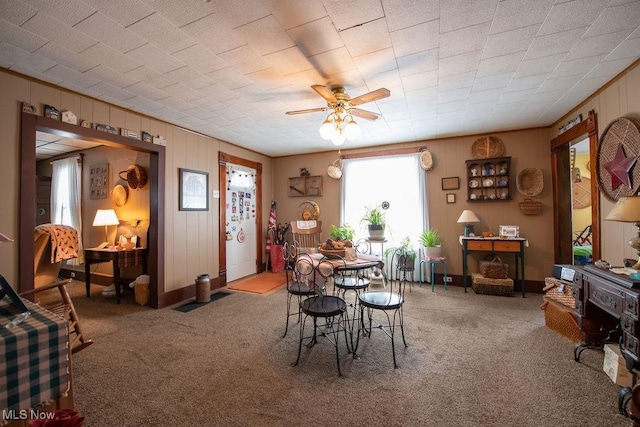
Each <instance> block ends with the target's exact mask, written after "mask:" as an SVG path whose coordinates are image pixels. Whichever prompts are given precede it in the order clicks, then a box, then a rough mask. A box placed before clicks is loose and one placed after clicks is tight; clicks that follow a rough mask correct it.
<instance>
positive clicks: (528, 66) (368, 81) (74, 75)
mask: <svg viewBox="0 0 640 427" xmlns="http://www.w3.org/2000/svg"><path fill="white" fill-rule="evenodd" d="M639 57H640V1H638V0H606V1H603V0H581V1H561V0H557V1H556V0H504V1H498V0H474V1H469V0H446V1H445V0H349V1H344V0H342V1H334V0H323V1H318V0H211V1H209V2H207V1H203V0H144V1H136V0H58V1H55V2H54V1H48V0H21V1H19V0H0V66H2V67H5V68H8V69H12V70H15V71H17V72H20V73H24V74H27V75H29V76H33V77H35V78H38V79H41V80H44V81H47V82H51V83H54V84H56V85H59V86H62V87H66V88H69V89H72V90H74V91H77V92H79V93H82V94H86V95H88V96H92V97H95V98H98V99H102V100H104V101H106V102H109V103H112V104H115V105H118V106H122V107H125V108H128V109H131V110H133V111H137V112H140V113H143V114H146V115H149V116H152V117H157V118H159V119H162V120H165V121H167V122H170V123H174V124H176V125H179V126H183V127H185V128H188V129H192V130H194V131H197V132H201V133H203V134H205V135H210V136H212V137H215V138H219V139H222V140H225V141H228V142H231V143H233V144H237V145H239V146H243V147H246V148H249V149H251V150H255V151H257V152H260V153H264V154H266V155H270V156H281V155H287V154H297V153H309V152H316V151H326V150H330V149H333V146H332V145H331V143H330V142H328V141H324V140H322V139H321V138H320V135H319V133H318V128H319V126H320V124H321V123H322V121H323V120H324V117H325V113H312V114H305V115H296V116H288V115H285V112H286V111H289V110H298V109H307V108H316V107H324V106H325V105H326V104H325V102H324V100H323V99H322V98H320V97H319V96H318V95H317V94H316V93H315V92H314V91H313V90H312V89H311V88H310V86H311V85H312V84H322V85H327V86H330V87H333V86H344V87H345V88H346V89H347V92H348V93H349V94H350V95H351V96H352V97H355V96H358V95H361V94H363V93H366V92H369V91H372V90H375V89H378V88H380V87H386V88H388V89H389V90H390V91H391V96H390V97H389V98H386V99H383V100H380V101H377V102H372V103H368V104H364V105H362V106H361V107H362V108H363V109H366V110H370V111H374V112H378V113H381V114H382V115H383V117H382V119H380V120H377V121H374V122H372V121H367V120H363V119H359V120H358V121H359V123H360V124H361V127H362V135H361V136H360V138H359V139H358V140H356V141H347V142H346V143H345V145H344V147H345V148H347V147H363V146H375V145H380V144H388V143H398V142H407V141H418V140H425V139H432V138H439V137H448V136H455V135H466V134H484V133H492V132H497V131H503V130H510V129H520V128H527V127H536V126H548V125H550V124H551V123H552V122H554V121H555V120H557V119H559V118H560V117H561V116H562V115H564V114H565V113H567V111H568V110H569V109H571V108H572V107H574V106H575V105H577V104H579V103H580V102H581V101H583V100H584V99H585V98H587V97H588V96H589V95H590V94H591V93H593V92H594V91H595V90H597V89H598V88H600V87H601V86H602V85H604V84H605V83H606V82H608V81H609V80H611V79H612V78H613V77H615V76H616V75H617V74H618V73H619V72H620V71H622V70H624V69H625V68H626V67H628V66H629V65H630V64H631V63H633V62H634V61H635V60H637V59H638V58H639Z"/></svg>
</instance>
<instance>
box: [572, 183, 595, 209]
mask: <svg viewBox="0 0 640 427" xmlns="http://www.w3.org/2000/svg"><path fill="white" fill-rule="evenodd" d="M589 206H591V180H590V179H589V178H585V177H584V176H583V177H582V178H580V182H574V183H573V208H574V209H584V208H588V207H589Z"/></svg>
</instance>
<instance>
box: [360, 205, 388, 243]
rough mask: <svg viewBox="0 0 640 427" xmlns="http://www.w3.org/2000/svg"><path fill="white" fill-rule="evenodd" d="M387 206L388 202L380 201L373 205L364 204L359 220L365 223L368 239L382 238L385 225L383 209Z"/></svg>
mask: <svg viewBox="0 0 640 427" xmlns="http://www.w3.org/2000/svg"><path fill="white" fill-rule="evenodd" d="M388 207H389V203H388V202H382V203H381V204H378V205H376V206H374V207H372V208H371V207H368V206H365V211H366V212H365V214H364V216H363V217H362V220H361V222H362V223H365V224H367V227H368V229H369V239H371V240H384V228H385V225H386V221H385V216H384V215H385V212H384V210H385V209H387V208H388Z"/></svg>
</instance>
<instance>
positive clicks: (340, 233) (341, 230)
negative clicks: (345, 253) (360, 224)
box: [329, 224, 355, 242]
mask: <svg viewBox="0 0 640 427" xmlns="http://www.w3.org/2000/svg"><path fill="white" fill-rule="evenodd" d="M354 235H355V230H354V229H353V228H352V227H351V226H350V225H349V224H342V225H341V226H340V227H336V226H335V225H333V224H331V231H330V232H329V236H331V238H332V239H333V240H349V241H352V242H353V236H354Z"/></svg>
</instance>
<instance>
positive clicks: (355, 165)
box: [340, 154, 428, 255]
mask: <svg viewBox="0 0 640 427" xmlns="http://www.w3.org/2000/svg"><path fill="white" fill-rule="evenodd" d="M343 169H344V170H343V177H342V190H343V191H342V203H341V212H340V218H341V223H342V224H345V223H348V224H350V225H351V226H352V227H353V228H354V229H355V230H356V240H357V239H359V238H366V237H368V235H369V234H368V231H367V227H366V224H362V223H361V219H362V217H363V216H364V214H365V207H374V206H376V205H377V204H380V203H382V202H383V201H388V202H389V209H387V210H386V211H385V218H386V224H387V225H386V228H385V233H384V235H385V238H386V239H387V243H385V250H386V249H388V248H391V247H396V246H399V244H400V241H401V240H402V239H404V238H405V237H409V238H410V239H411V243H412V245H413V246H414V248H416V251H417V248H418V247H419V246H420V245H419V242H418V236H419V235H420V234H421V233H422V230H423V229H424V228H426V225H427V223H428V219H427V212H428V209H427V197H426V174H425V173H424V171H423V170H422V169H421V168H420V161H419V155H418V154H410V155H399V156H386V157H371V158H364V159H347V160H345V161H344V162H343ZM379 246H380V245H375V244H374V245H373V247H372V252H373V253H376V252H377V254H379V255H381V254H380V252H381V248H380V247H379Z"/></svg>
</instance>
